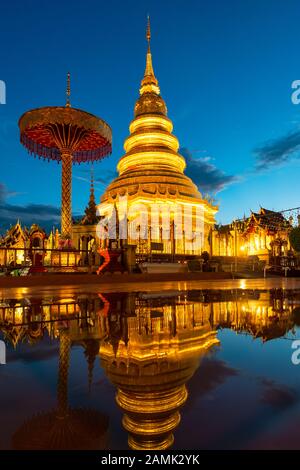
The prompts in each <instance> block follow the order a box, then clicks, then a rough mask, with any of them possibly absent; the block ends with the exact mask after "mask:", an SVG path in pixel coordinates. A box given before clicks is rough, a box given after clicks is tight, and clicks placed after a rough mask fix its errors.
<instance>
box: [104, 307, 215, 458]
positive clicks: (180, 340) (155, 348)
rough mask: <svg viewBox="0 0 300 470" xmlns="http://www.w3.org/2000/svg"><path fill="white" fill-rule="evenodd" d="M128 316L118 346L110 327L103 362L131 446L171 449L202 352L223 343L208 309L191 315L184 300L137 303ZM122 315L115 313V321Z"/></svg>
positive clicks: (204, 352)
mask: <svg viewBox="0 0 300 470" xmlns="http://www.w3.org/2000/svg"><path fill="white" fill-rule="evenodd" d="M199 313H200V312H199ZM125 318H126V321H125V322H124V321H123V326H122V327H121V328H120V329H119V331H120V341H119V343H118V348H117V349H116V347H115V338H111V337H110V335H109V332H108V338H107V341H105V342H104V343H102V344H101V347H100V358H101V364H102V366H103V367H104V369H105V372H106V374H107V376H108V377H109V379H110V380H111V381H112V382H113V384H114V385H115V386H116V387H117V395H116V401H117V404H118V405H119V406H120V408H121V409H122V410H123V411H124V416H123V426H124V428H125V429H126V430H127V431H128V434H129V437H128V443H129V447H130V448H132V449H167V448H169V447H170V446H171V445H172V443H173V440H174V436H173V431H174V429H175V428H176V427H177V426H178V424H179V422H180V413H179V410H180V408H181V407H182V406H183V405H184V403H185V402H186V400H187V395H188V393H187V389H186V383H187V382H188V380H189V379H190V378H191V377H192V375H193V374H194V372H195V370H196V369H197V367H198V366H199V361H200V359H201V357H203V355H205V354H206V353H207V351H208V350H209V349H210V348H211V347H212V346H213V345H214V344H218V340H217V338H216V331H213V330H212V328H211V325H210V323H209V317H208V316H207V315H206V316H203V315H202V314H200V315H198V316H194V317H192V316H191V315H190V314H189V312H188V308H187V306H186V305H184V304H183V305H165V306H162V307H158V308H155V309H151V308H148V307H147V306H139V305H138V306H137V308H136V309H135V311H134V312H132V314H131V315H130V316H126V317H125ZM120 320H121V318H118V316H117V315H116V316H115V321H116V322H117V323H118V322H120ZM123 320H124V319H123ZM110 326H111V327H112V329H113V331H115V330H116V329H118V328H117V327H116V326H115V325H111V324H110ZM124 338H127V341H124Z"/></svg>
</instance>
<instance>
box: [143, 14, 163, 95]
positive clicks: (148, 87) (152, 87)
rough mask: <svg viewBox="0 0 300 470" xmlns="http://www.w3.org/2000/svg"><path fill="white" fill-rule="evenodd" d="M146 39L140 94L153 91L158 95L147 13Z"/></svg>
mask: <svg viewBox="0 0 300 470" xmlns="http://www.w3.org/2000/svg"><path fill="white" fill-rule="evenodd" d="M146 39H147V42H148V50H147V55H146V68H145V73H144V78H143V80H142V83H141V88H140V94H141V95H142V94H143V93H146V92H154V93H156V94H157V95H159V87H158V82H157V80H156V78H155V75H154V71H153V65H152V55H151V49H150V39H151V28H150V16H149V15H147V28H146Z"/></svg>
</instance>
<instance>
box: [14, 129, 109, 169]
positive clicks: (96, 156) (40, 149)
mask: <svg viewBox="0 0 300 470" xmlns="http://www.w3.org/2000/svg"><path fill="white" fill-rule="evenodd" d="M20 140H21V143H22V144H23V145H24V147H26V148H27V150H28V152H29V153H30V154H31V155H34V156H35V157H36V156H38V157H39V158H40V157H42V158H45V159H47V160H48V161H50V160H56V161H57V162H60V161H61V155H60V151H59V150H58V149H57V148H55V147H45V146H44V145H41V144H39V143H38V142H35V141H34V140H32V139H29V138H28V137H27V136H26V135H25V134H21V138H20ZM111 153H112V146H111V144H110V143H107V144H106V145H104V146H103V147H99V148H97V149H93V150H79V151H77V152H74V153H73V162H74V163H83V162H93V161H96V160H101V159H102V158H104V157H107V156H108V155H111Z"/></svg>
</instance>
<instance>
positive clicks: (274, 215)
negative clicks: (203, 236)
mask: <svg viewBox="0 0 300 470" xmlns="http://www.w3.org/2000/svg"><path fill="white" fill-rule="evenodd" d="M291 228H292V225H291V223H290V222H289V221H288V220H287V219H285V218H284V216H283V215H282V214H281V213H280V212H274V211H270V210H267V209H263V208H261V209H260V211H259V212H258V213H255V212H252V213H251V215H250V216H249V217H248V218H244V219H242V220H238V221H236V222H233V223H232V224H229V225H221V226H216V227H215V229H214V230H213V232H212V236H211V252H212V254H213V255H214V256H243V257H245V256H251V255H257V256H259V258H260V259H261V260H265V261H270V263H271V264H276V263H274V258H276V257H281V256H287V255H288V254H289V252H290V250H291V247H290V244H289V237H288V235H289V231H290V230H291Z"/></svg>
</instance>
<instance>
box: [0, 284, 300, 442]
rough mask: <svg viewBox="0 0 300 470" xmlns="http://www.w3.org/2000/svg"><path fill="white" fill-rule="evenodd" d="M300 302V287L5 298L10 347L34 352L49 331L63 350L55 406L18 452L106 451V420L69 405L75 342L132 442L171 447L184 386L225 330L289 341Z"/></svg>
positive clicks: (22, 437)
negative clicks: (23, 345) (103, 381)
mask: <svg viewBox="0 0 300 470" xmlns="http://www.w3.org/2000/svg"><path fill="white" fill-rule="evenodd" d="M299 305H300V292H299V291H293V292H291V291H288V290H282V289H275V290H272V291H259V290H245V289H238V290H230V291H229V290H228V291H226V290H214V291H213V290H198V291H196V290H195V291H190V292H184V291H183V292H173V293H168V294H167V296H165V297H164V296H163V295H162V294H155V293H140V294H135V293H132V294H126V293H122V294H120V293H118V294H98V295H79V296H78V297H77V298H71V297H70V298H61V299H46V298H45V299H36V298H32V299H30V298H25V299H22V300H6V301H4V302H1V303H0V332H1V333H2V335H3V337H4V339H5V340H6V341H7V342H10V343H11V344H12V345H13V346H14V347H17V345H18V344H19V343H20V342H29V343H30V344H31V345H32V347H37V343H38V341H40V340H42V338H43V337H44V336H45V335H48V336H49V337H50V338H51V339H58V340H59V344H60V346H59V364H60V365H59V380H58V389H57V397H58V401H57V407H56V409H55V410H54V411H47V412H45V413H42V414H41V415H39V416H38V417H33V418H32V419H30V420H29V421H28V422H26V423H24V425H22V427H21V428H20V429H19V431H18V432H17V433H16V434H15V437H14V446H15V448H20V449H21V448H22V449H24V448H27V449H30V448H32V449H33V448H34V449H38V448H39V449H42V448H45V447H47V448H74V449H75V448H96V445H98V446H100V447H101V446H102V448H103V446H104V441H105V432H106V427H107V422H106V421H105V419H104V417H103V416H102V415H99V414H98V412H96V411H93V410H91V411H90V412H85V411H82V410H80V409H73V408H70V407H69V405H68V393H67V392H68V380H67V379H68V368H69V355H70V350H71V347H72V345H80V346H82V347H83V349H84V354H85V357H86V361H87V382H88V383H89V384H90V386H91V383H92V373H93V366H94V361H95V359H96V358H97V356H100V359H101V364H102V366H103V368H104V370H105V372H106V375H107V377H108V378H109V379H110V381H111V382H112V383H113V384H114V385H115V386H116V389H117V394H116V401H117V404H118V405H119V406H120V408H121V409H122V411H123V413H124V415H123V421H122V422H123V427H124V428H125V429H126V431H127V432H128V442H129V446H130V447H131V448H133V449H166V448H169V447H170V446H171V445H172V442H173V439H174V437H173V432H174V430H175V429H176V427H177V426H178V425H179V422H180V409H181V407H182V406H183V405H184V404H185V402H186V400H187V397H188V392H187V388H188V381H189V379H190V378H191V376H192V375H193V374H194V373H195V371H196V369H197V368H198V366H199V362H200V361H201V358H203V357H204V356H205V354H206V353H207V352H208V351H209V350H210V348H211V347H212V346H213V345H215V344H218V343H219V340H218V338H217V335H218V333H219V331H220V330H221V329H231V330H233V331H235V332H236V333H237V334H250V335H251V336H253V337H254V338H261V340H262V341H268V340H274V339H276V338H280V337H284V336H286V335H287V334H293V333H294V331H295V326H298V325H300V314H299V312H300V308H299ZM220 337H221V336H220ZM199 373H200V374H201V369H200V370H199ZM58 417H59V420H58ZM84 433H85V434H84ZM67 437H68V439H67ZM66 439H67V440H66ZM96 442H97V443H98V444H96Z"/></svg>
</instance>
